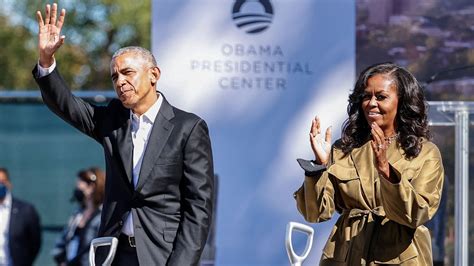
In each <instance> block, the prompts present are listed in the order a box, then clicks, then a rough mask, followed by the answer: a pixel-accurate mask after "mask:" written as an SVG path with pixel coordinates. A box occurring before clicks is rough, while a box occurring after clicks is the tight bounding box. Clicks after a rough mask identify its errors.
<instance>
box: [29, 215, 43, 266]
mask: <svg viewBox="0 0 474 266" xmlns="http://www.w3.org/2000/svg"><path fill="white" fill-rule="evenodd" d="M28 216H29V217H28V228H27V230H28V233H29V237H30V239H29V247H30V252H29V254H30V255H31V263H33V261H34V260H35V258H36V257H37V256H38V253H39V251H40V248H41V221H40V217H39V215H38V212H36V209H35V208H34V207H33V206H29V215H28Z"/></svg>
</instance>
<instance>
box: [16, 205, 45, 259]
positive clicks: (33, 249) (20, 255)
mask: <svg viewBox="0 0 474 266" xmlns="http://www.w3.org/2000/svg"><path fill="white" fill-rule="evenodd" d="M8 242H9V246H8V247H9V248H10V256H11V259H12V262H13V266H26V265H32V264H33V262H34V260H35V258H36V256H37V255H38V252H39V250H40V247H41V227H40V219H39V216H38V213H37V212H36V210H35V208H34V207H33V205H31V204H29V203H27V202H24V201H21V200H19V199H17V198H15V197H13V198H12V209H11V212H10V222H9V233H8Z"/></svg>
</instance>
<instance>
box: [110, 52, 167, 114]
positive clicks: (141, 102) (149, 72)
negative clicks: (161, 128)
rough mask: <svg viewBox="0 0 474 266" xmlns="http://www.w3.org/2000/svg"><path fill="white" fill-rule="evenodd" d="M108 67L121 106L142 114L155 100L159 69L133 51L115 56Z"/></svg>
mask: <svg viewBox="0 0 474 266" xmlns="http://www.w3.org/2000/svg"><path fill="white" fill-rule="evenodd" d="M110 68H111V69H110V72H111V76H112V82H113V85H114V89H115V92H116V93H117V96H118V98H119V99H120V101H122V104H123V106H125V107H126V108H129V109H132V110H133V111H134V112H135V113H137V114H139V115H141V114H143V112H144V111H146V110H147V109H148V108H149V107H150V106H151V105H152V104H153V103H154V101H155V100H156V91H155V84H156V82H157V81H158V79H159V69H158V68H157V67H151V66H150V65H149V64H147V62H146V60H144V59H143V58H142V57H141V56H140V55H139V54H137V53H133V52H129V53H125V54H122V55H120V56H118V57H116V58H115V60H114V61H112V63H111V66H110ZM143 110H144V111H143ZM142 111H143V112H142Z"/></svg>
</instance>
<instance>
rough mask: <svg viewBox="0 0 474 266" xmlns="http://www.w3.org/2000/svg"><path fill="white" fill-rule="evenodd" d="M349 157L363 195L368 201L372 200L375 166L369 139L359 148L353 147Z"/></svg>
mask: <svg viewBox="0 0 474 266" xmlns="http://www.w3.org/2000/svg"><path fill="white" fill-rule="evenodd" d="M351 159H352V162H353V163H354V166H355V168H356V170H357V174H358V175H359V178H360V182H361V189H362V191H364V194H365V195H364V197H365V198H366V200H369V199H370V200H369V202H372V198H373V195H374V191H373V190H374V185H373V184H374V182H375V176H374V175H375V173H374V170H375V167H374V153H373V151H372V147H371V146H370V141H369V142H367V143H365V144H364V145H362V146H361V147H359V148H354V149H353V150H352V151H351Z"/></svg>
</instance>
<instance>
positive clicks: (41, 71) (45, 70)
mask: <svg viewBox="0 0 474 266" xmlns="http://www.w3.org/2000/svg"><path fill="white" fill-rule="evenodd" d="M55 68H56V60H54V57H53V63H52V64H51V65H50V66H49V67H43V66H42V65H41V62H40V60H38V73H37V77H38V78H41V77H44V76H47V75H49V74H51V73H52V72H53V71H54V69H55Z"/></svg>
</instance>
